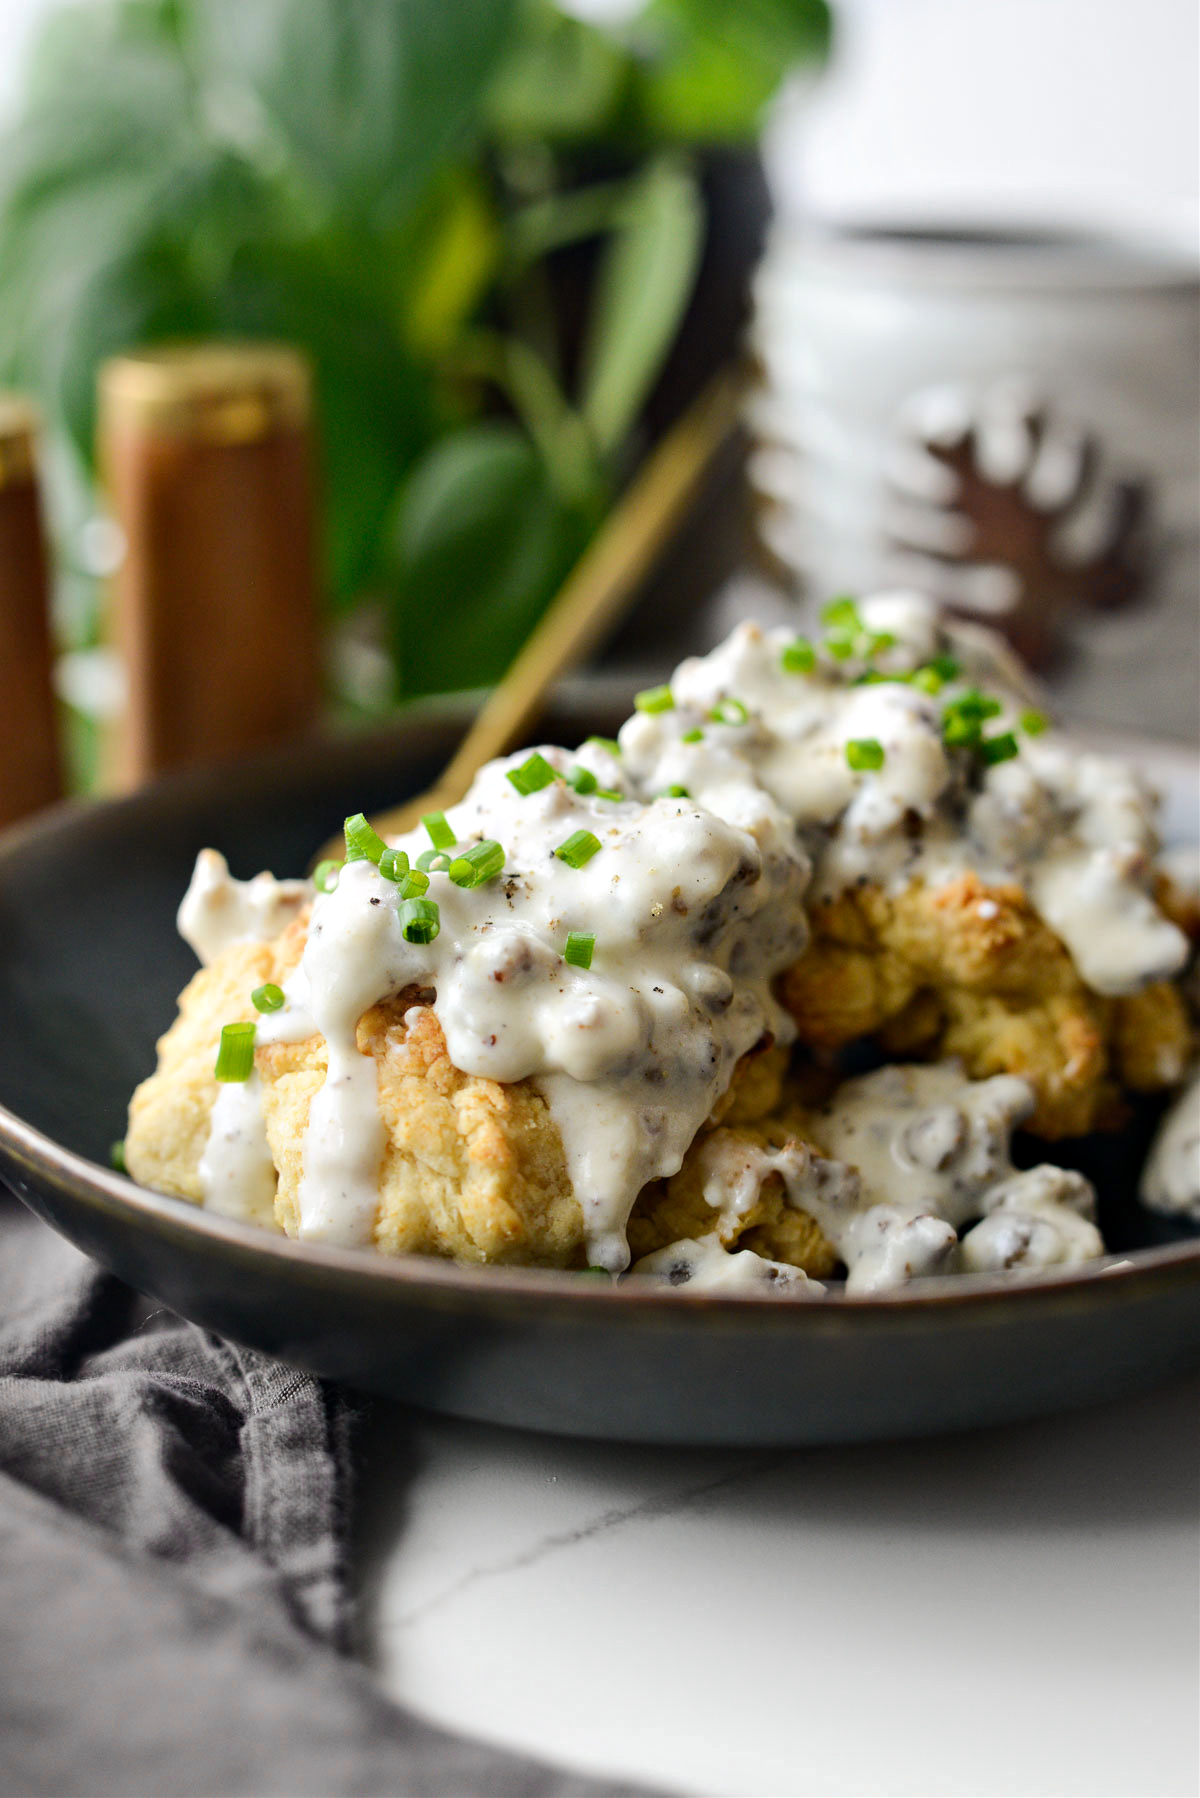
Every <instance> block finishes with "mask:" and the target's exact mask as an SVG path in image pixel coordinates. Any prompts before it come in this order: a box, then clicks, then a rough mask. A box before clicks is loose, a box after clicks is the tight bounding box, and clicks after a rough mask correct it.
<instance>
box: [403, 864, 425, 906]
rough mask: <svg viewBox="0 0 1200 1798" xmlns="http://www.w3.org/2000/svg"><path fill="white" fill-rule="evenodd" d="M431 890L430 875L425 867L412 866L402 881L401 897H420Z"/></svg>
mask: <svg viewBox="0 0 1200 1798" xmlns="http://www.w3.org/2000/svg"><path fill="white" fill-rule="evenodd" d="M428 891H429V876H428V874H426V872H425V870H424V869H423V868H410V869H409V870H408V873H407V874H406V875H405V876H404V879H403V880H402V881H401V882H400V897H401V899H419V898H420V897H421V894H422V893H427V892H428Z"/></svg>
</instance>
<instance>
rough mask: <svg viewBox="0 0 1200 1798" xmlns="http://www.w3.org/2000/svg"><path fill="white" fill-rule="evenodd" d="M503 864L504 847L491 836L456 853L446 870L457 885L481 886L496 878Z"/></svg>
mask: <svg viewBox="0 0 1200 1798" xmlns="http://www.w3.org/2000/svg"><path fill="white" fill-rule="evenodd" d="M503 866H504V851H503V849H501V847H500V845H499V843H496V842H493V841H492V839H491V837H485V838H484V840H483V842H482V843H472V845H471V847H470V848H469V849H464V850H463V852H462V854H461V855H456V856H455V858H454V860H453V861H452V862H451V863H450V866H449V867H448V868H447V870H446V872H447V874H449V876H450V878H451V880H452V881H453V882H454V884H455V886H456V887H481V886H482V885H483V884H484V882H485V881H487V880H494V879H495V877H496V875H497V874H499V872H500V870H501V868H502V867H503Z"/></svg>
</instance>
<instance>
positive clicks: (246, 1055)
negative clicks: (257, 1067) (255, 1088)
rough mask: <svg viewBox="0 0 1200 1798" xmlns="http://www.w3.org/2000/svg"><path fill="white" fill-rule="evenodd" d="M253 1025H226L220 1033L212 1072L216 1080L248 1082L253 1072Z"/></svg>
mask: <svg viewBox="0 0 1200 1798" xmlns="http://www.w3.org/2000/svg"><path fill="white" fill-rule="evenodd" d="M254 1030H255V1026H254V1025H253V1024H226V1025H225V1028H224V1029H223V1030H222V1032H221V1046H220V1048H219V1049H218V1050H217V1065H216V1068H215V1069H214V1072H215V1074H216V1076H217V1079H218V1080H224V1081H226V1082H233V1081H236V1080H249V1078H250V1076H251V1074H252V1073H253V1072H254Z"/></svg>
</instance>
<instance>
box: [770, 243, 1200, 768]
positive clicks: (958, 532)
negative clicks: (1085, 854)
mask: <svg viewBox="0 0 1200 1798" xmlns="http://www.w3.org/2000/svg"><path fill="white" fill-rule="evenodd" d="M751 342H752V347H753V349H754V352H755V354H756V357H757V359H758V363H759V365H760V368H761V375H762V379H761V383H760V385H759V387H758V390H757V392H756V393H755V396H754V398H753V400H752V403H751V411H750V423H751V428H752V432H753V435H754V438H755V448H754V451H753V453H752V457H751V479H752V482H753V485H754V487H755V489H756V492H757V494H758V496H759V499H760V502H761V503H760V528H761V534H762V539H763V542H764V543H765V545H766V546H767V548H768V549H769V550H770V552H771V553H772V555H773V557H774V559H775V560H776V561H777V562H778V563H780V564H782V565H783V567H784V568H785V569H787V570H788V571H790V572H791V574H792V575H793V576H794V577H795V579H796V582H797V585H798V588H799V591H800V593H801V594H802V596H803V598H804V600H805V601H806V602H808V603H809V604H811V603H815V602H819V601H820V600H821V599H823V598H825V597H828V596H829V595H831V594H834V593H838V592H844V591H848V590H849V591H853V590H864V589H869V588H872V587H879V586H881V585H896V584H903V585H908V586H919V587H924V588H928V589H931V590H933V591H934V592H935V593H937V594H938V595H939V596H940V597H942V598H944V599H946V600H947V601H948V602H949V603H951V604H953V605H955V606H956V607H957V608H959V609H960V610H963V611H966V612H971V613H974V614H975V615H978V616H983V617H986V618H988V619H989V620H990V621H991V622H994V623H996V624H998V625H999V626H1000V627H1001V628H1007V629H1008V630H1009V634H1010V635H1011V636H1013V637H1014V639H1015V640H1016V641H1017V642H1018V645H1019V646H1020V647H1021V648H1022V649H1024V650H1025V651H1026V653H1030V654H1032V656H1033V658H1034V659H1035V660H1037V661H1040V662H1041V663H1042V665H1043V666H1042V673H1043V675H1044V677H1045V678H1046V679H1047V680H1048V681H1049V683H1050V685H1051V687H1052V688H1053V689H1054V690H1055V692H1056V693H1057V696H1058V699H1059V703H1060V705H1061V706H1062V709H1063V710H1064V711H1065V712H1067V713H1069V714H1072V715H1074V716H1075V717H1077V718H1083V719H1089V720H1092V721H1095V722H1101V723H1104V724H1108V725H1117V726H1120V727H1123V728H1129V729H1135V730H1142V731H1151V732H1154V733H1156V734H1163V735H1177V736H1183V735H1191V734H1192V733H1193V732H1194V731H1195V728H1196V720H1197V711H1198V705H1200V701H1198V695H1200V629H1198V622H1200V620H1198V601H1200V436H1198V431H1197V420H1198V414H1200V281H1198V278H1197V270H1196V267H1195V264H1194V262H1193V261H1191V260H1190V259H1189V258H1188V257H1187V256H1186V255H1174V254H1172V253H1170V252H1169V251H1165V250H1162V249H1157V248H1153V247H1151V246H1145V245H1142V246H1139V245H1134V244H1132V243H1117V242H1113V241H1107V240H1100V239H1083V238H1080V237H1073V236H1071V235H1070V234H1067V233H1063V234H1053V233H1038V232H1026V233H1010V234H1004V233H997V232H975V233H972V232H970V231H965V230H964V231H950V230H946V229H943V228H937V229H930V230H916V229H914V230H901V229H897V228H891V227H889V228H887V229H881V230H877V231H876V230H870V229H863V228H858V229H854V230H845V231H841V232H824V233H820V234H818V233H806V232H803V231H801V230H799V229H798V228H797V227H795V226H792V225H786V224H781V225H780V226H778V227H777V228H776V231H775V233H774V235H773V237H772V240H771V243H770V245H769V247H768V251H767V255H766V257H765V258H764V261H763V264H762V267H761V269H760V271H759V274H758V277H757V281H756V288H755V317H754V323H753V327H752V338H751Z"/></svg>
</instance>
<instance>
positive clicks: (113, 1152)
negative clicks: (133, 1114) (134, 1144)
mask: <svg viewBox="0 0 1200 1798" xmlns="http://www.w3.org/2000/svg"><path fill="white" fill-rule="evenodd" d="M108 1165H109V1166H110V1167H111V1168H114V1169H115V1170H116V1172H117V1173H118V1174H127V1173H128V1172H129V1169H128V1168H127V1167H126V1165H125V1139H124V1137H122V1138H121V1140H120V1142H115V1143H112V1144H111V1145H110V1147H109V1151H108Z"/></svg>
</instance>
